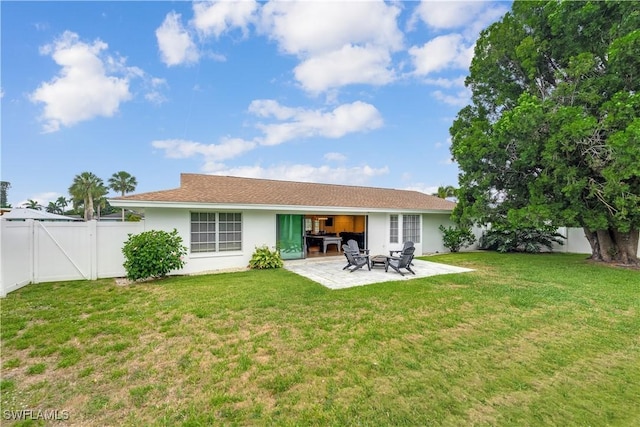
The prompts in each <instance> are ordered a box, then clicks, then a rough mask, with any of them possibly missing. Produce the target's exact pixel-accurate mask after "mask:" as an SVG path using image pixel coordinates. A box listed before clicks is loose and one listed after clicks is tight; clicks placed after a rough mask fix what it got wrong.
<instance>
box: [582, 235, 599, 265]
mask: <svg viewBox="0 0 640 427" xmlns="http://www.w3.org/2000/svg"><path fill="white" fill-rule="evenodd" d="M582 229H583V230H584V237H586V238H587V240H588V241H589V245H590V246H591V259H593V260H596V261H602V256H601V255H600V252H601V251H600V244H599V243H598V235H597V234H596V232H595V231H591V230H589V229H588V228H587V227H583V228H582Z"/></svg>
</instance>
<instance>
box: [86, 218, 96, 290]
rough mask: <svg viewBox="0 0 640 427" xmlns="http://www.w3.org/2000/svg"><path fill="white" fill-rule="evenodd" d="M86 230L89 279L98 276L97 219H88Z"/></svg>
mask: <svg viewBox="0 0 640 427" xmlns="http://www.w3.org/2000/svg"><path fill="white" fill-rule="evenodd" d="M87 231H88V233H89V279H90V280H96V279H97V278H98V236H97V232H98V221H96V220H95V219H92V220H91V221H88V222H87Z"/></svg>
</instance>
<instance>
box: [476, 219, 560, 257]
mask: <svg viewBox="0 0 640 427" xmlns="http://www.w3.org/2000/svg"><path fill="white" fill-rule="evenodd" d="M564 238H565V237H564V236H563V235H562V234H560V233H558V232H557V231H556V229H555V227H551V226H543V227H540V228H533V227H515V226H510V225H494V226H493V227H492V228H491V230H488V231H486V232H485V233H484V234H483V235H482V237H481V238H480V248H481V249H488V250H493V251H498V252H527V253H538V252H540V251H541V250H542V246H544V247H546V248H547V249H548V250H549V251H551V250H552V248H553V244H554V243H557V244H559V245H563V244H564V242H563V241H562V239H564Z"/></svg>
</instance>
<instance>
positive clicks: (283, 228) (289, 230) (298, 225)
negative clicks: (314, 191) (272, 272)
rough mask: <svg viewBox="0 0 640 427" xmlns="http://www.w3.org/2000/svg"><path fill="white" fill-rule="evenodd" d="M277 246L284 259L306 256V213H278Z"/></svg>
mask: <svg viewBox="0 0 640 427" xmlns="http://www.w3.org/2000/svg"><path fill="white" fill-rule="evenodd" d="M276 218H277V220H276V222H277V230H276V236H277V237H276V239H277V241H276V247H277V248H278V249H279V250H280V256H281V257H282V259H301V258H304V215H288V214H278V215H276Z"/></svg>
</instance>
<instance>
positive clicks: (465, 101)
mask: <svg viewBox="0 0 640 427" xmlns="http://www.w3.org/2000/svg"><path fill="white" fill-rule="evenodd" d="M433 96H434V98H436V99H437V100H438V101H442V102H444V103H445V104H448V105H453V106H454V107H464V106H467V105H469V103H470V102H471V91H470V90H468V89H464V90H461V91H458V92H456V93H455V94H453V95H452V94H446V93H443V92H442V91H439V90H436V91H434V92H433Z"/></svg>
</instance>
